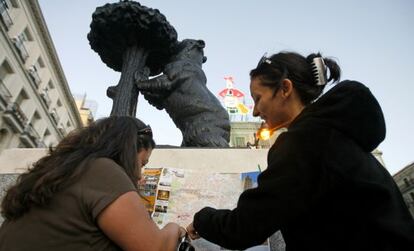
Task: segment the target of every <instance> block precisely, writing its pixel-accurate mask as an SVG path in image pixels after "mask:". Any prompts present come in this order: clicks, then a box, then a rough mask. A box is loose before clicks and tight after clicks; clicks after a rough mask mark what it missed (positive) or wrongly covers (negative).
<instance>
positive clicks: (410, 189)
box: [393, 162, 414, 218]
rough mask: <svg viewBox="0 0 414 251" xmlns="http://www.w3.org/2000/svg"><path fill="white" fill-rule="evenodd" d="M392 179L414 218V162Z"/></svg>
mask: <svg viewBox="0 0 414 251" xmlns="http://www.w3.org/2000/svg"><path fill="white" fill-rule="evenodd" d="M393 178H394V180H395V183H397V185H398V188H399V189H400V191H401V193H402V195H403V197H404V201H405V203H406V204H407V207H408V209H409V210H410V213H411V215H412V216H413V218H414V162H413V163H411V164H409V165H408V166H406V167H404V168H403V169H401V170H400V171H399V172H398V173H396V174H395V175H394V176H393Z"/></svg>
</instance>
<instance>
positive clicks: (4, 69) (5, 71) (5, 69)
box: [0, 60, 14, 80]
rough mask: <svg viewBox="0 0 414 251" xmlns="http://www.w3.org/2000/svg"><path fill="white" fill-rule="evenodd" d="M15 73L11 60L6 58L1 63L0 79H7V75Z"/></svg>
mask: <svg viewBox="0 0 414 251" xmlns="http://www.w3.org/2000/svg"><path fill="white" fill-rule="evenodd" d="M13 73H14V72H13V69H12V68H11V66H10V64H9V62H7V60H4V61H3V62H2V63H1V65H0V80H4V79H6V77H7V75H9V74H13Z"/></svg>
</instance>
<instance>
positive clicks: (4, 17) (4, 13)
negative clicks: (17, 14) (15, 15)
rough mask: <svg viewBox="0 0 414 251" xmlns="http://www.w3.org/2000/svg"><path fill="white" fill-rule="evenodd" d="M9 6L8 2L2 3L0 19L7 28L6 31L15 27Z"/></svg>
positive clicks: (0, 5) (0, 3) (0, 4)
mask: <svg viewBox="0 0 414 251" xmlns="http://www.w3.org/2000/svg"><path fill="white" fill-rule="evenodd" d="M9 6H10V4H8V3H7V1H0V16H1V18H0V19H1V22H2V23H3V24H4V26H5V27H6V30H9V29H10V27H11V26H12V25H13V21H12V19H11V17H10V14H9Z"/></svg>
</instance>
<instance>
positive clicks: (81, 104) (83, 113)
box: [74, 95, 94, 126]
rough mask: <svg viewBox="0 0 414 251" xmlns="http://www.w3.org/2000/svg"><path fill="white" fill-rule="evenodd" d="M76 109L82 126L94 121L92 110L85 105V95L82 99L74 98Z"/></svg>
mask: <svg viewBox="0 0 414 251" xmlns="http://www.w3.org/2000/svg"><path fill="white" fill-rule="evenodd" d="M74 98H75V103H76V107H77V108H78V111H79V114H80V117H81V121H82V126H88V125H89V124H90V123H91V122H92V121H94V118H93V113H92V110H91V109H90V108H89V107H87V106H86V105H85V102H86V95H83V96H82V97H77V96H76V95H75V96H74Z"/></svg>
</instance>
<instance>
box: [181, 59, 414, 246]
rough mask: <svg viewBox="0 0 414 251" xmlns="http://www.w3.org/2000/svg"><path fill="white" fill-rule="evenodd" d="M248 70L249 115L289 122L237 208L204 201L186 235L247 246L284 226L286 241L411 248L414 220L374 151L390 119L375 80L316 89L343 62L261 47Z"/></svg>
mask: <svg viewBox="0 0 414 251" xmlns="http://www.w3.org/2000/svg"><path fill="white" fill-rule="evenodd" d="M328 72H329V78H328V77H327V75H328ZM250 77H251V84H250V91H251V95H252V97H253V99H254V102H255V107H254V112H253V115H255V116H260V117H261V118H262V119H263V120H265V121H266V124H267V126H268V127H269V128H273V129H274V130H276V129H279V128H282V127H286V128H288V131H287V132H285V133H282V134H281V135H280V136H279V137H278V139H277V141H276V142H275V144H274V145H273V146H272V147H271V149H270V150H269V153H268V167H267V169H266V170H265V171H264V172H263V173H261V175H260V176H259V178H258V187H257V188H254V189H250V190H246V191H245V192H244V193H242V194H241V196H240V198H239V200H238V204H237V207H236V208H235V209H233V210H224V209H214V208H209V207H206V208H203V209H202V210H200V211H199V212H198V213H196V214H195V216H194V221H193V223H192V224H190V225H189V226H188V227H187V231H188V232H189V233H190V236H191V237H192V238H199V237H200V236H201V237H202V238H205V239H207V240H209V241H212V242H214V243H216V244H219V245H220V246H223V247H226V248H229V249H245V248H248V247H251V246H255V245H259V244H261V243H263V242H264V241H265V240H266V239H267V238H268V237H269V236H270V235H272V234H273V233H274V232H276V231H277V230H281V232H282V234H283V237H284V240H285V242H286V250H288V251H292V250H364V251H367V250H375V251H379V250H412V249H413V247H414V221H413V219H412V218H411V215H410V214H409V211H408V209H407V207H406V205H405V203H404V201H403V198H402V196H401V193H400V191H399V190H398V187H397V185H396V184H395V183H394V181H393V179H392V177H391V175H390V174H389V173H388V171H387V170H386V169H385V168H384V167H383V166H382V165H381V164H380V163H379V162H378V161H377V160H376V159H375V157H374V156H373V155H372V154H371V152H372V151H373V150H374V149H375V148H376V147H377V146H378V145H379V144H380V143H381V142H382V141H383V140H384V138H385V122H384V117H383V113H382V111H381V107H380V106H379V104H378V102H377V100H376V99H375V97H374V96H373V95H372V94H371V92H370V91H369V89H368V88H367V87H365V86H364V85H363V84H361V83H358V82H356V81H342V82H340V83H337V84H336V85H335V86H334V87H333V88H332V89H330V90H329V91H328V92H326V93H325V94H324V95H322V96H320V95H321V93H322V91H323V89H324V87H325V86H326V84H327V83H328V82H331V81H332V82H337V81H339V78H340V68H339V66H338V65H337V64H336V62H335V61H333V60H331V59H327V58H323V57H322V56H321V55H320V54H319V53H318V54H311V55H309V56H308V57H306V58H305V57H303V56H301V55H299V54H297V53H292V52H281V53H278V54H275V55H273V56H271V57H270V58H267V57H265V56H264V57H263V58H262V59H261V60H260V62H259V64H258V66H257V67H256V69H253V70H252V71H251V72H250ZM318 97H319V98H318Z"/></svg>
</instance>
